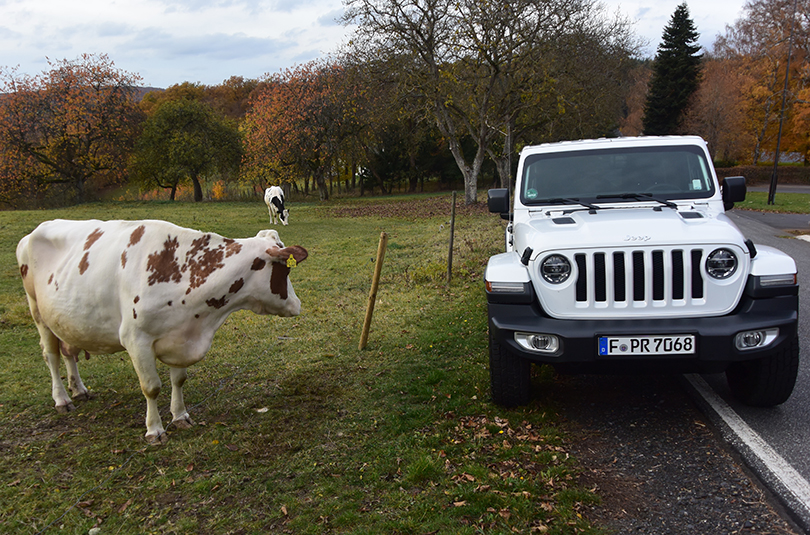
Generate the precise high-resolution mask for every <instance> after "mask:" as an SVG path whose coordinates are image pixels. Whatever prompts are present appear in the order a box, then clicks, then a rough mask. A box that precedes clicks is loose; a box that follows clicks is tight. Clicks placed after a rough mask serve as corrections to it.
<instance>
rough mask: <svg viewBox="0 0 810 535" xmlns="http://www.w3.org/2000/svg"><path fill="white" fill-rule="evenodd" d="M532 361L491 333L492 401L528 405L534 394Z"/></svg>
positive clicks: (490, 379) (490, 373)
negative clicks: (517, 353) (504, 344)
mask: <svg viewBox="0 0 810 535" xmlns="http://www.w3.org/2000/svg"><path fill="white" fill-rule="evenodd" d="M531 371H532V363H531V362H529V361H528V360H526V359H524V358H522V357H519V356H517V355H515V354H513V353H511V352H510V351H509V349H508V348H507V347H505V346H502V345H501V344H500V342H499V341H498V339H497V337H496V336H494V335H493V334H492V332H490V334H489V383H490V391H491V393H492V401H494V402H495V403H496V404H498V405H501V406H503V407H518V406H520V405H526V404H527V403H528V402H529V400H530V399H531V396H532V381H531Z"/></svg>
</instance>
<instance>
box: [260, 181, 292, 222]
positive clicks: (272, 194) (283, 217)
mask: <svg viewBox="0 0 810 535" xmlns="http://www.w3.org/2000/svg"><path fill="white" fill-rule="evenodd" d="M264 202H265V203H266V204H267V209H268V210H269V211H270V222H271V223H272V224H273V225H275V224H276V219H278V220H279V221H281V224H282V225H286V224H287V220H288V218H289V217H290V211H289V210H287V209H286V208H285V207H284V191H283V190H282V189H281V188H280V187H278V186H271V187H269V188H267V189H266V190H264Z"/></svg>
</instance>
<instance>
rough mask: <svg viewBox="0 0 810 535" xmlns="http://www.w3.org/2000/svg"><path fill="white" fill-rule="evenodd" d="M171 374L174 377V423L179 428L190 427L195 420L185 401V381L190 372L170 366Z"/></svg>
mask: <svg viewBox="0 0 810 535" xmlns="http://www.w3.org/2000/svg"><path fill="white" fill-rule="evenodd" d="M169 375H170V376H171V379H172V418H173V419H172V423H173V424H174V425H175V426H176V427H177V428H178V429H189V428H191V426H193V425H194V420H192V419H191V416H189V415H188V412H187V411H186V404H185V402H184V401H183V383H185V382H186V377H187V376H188V374H187V373H186V369H185V368H170V370H169Z"/></svg>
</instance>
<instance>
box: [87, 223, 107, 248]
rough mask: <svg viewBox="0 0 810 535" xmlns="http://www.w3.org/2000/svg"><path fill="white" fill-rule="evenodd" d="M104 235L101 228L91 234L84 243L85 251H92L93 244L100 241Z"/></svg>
mask: <svg viewBox="0 0 810 535" xmlns="http://www.w3.org/2000/svg"><path fill="white" fill-rule="evenodd" d="M103 235H104V232H102V230H101V229H100V228H97V229H96V230H94V231H93V232H91V233H90V235H89V236H87V239H86V240H85V241H84V250H85V251H86V250H88V249H90V248H91V247H92V246H93V244H94V243H96V242H97V241H98V239H99V238H100V237H101V236H103Z"/></svg>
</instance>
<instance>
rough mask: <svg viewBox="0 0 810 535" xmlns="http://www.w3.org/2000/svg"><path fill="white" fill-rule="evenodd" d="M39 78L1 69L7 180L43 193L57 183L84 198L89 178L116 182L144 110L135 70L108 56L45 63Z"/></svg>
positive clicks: (0, 132) (98, 183)
mask: <svg viewBox="0 0 810 535" xmlns="http://www.w3.org/2000/svg"><path fill="white" fill-rule="evenodd" d="M49 66H50V69H49V70H48V71H46V72H43V73H42V74H41V75H39V76H27V75H21V74H19V73H18V72H17V70H16V69H7V68H0V94H2V98H0V155H2V159H1V160H0V161H1V162H2V163H1V164H0V165H2V168H3V169H2V171H0V178H2V180H3V181H4V185H11V186H12V187H14V188H17V189H18V190H19V188H20V187H22V188H23V189H24V190H25V191H28V192H37V193H39V194H47V193H48V192H49V191H50V190H52V189H54V188H56V187H57V186H59V185H64V186H66V187H67V188H69V189H68V192H69V196H70V197H71V198H72V199H73V200H74V201H76V202H79V203H81V202H84V201H85V199H86V198H87V196H88V188H87V187H88V184H90V183H91V181H92V183H93V184H94V186H95V187H96V188H101V187H105V186H110V185H115V184H121V183H122V182H123V181H124V179H125V176H126V175H125V169H126V160H127V156H128V152H129V150H130V148H131V146H132V144H133V142H134V139H135V136H136V134H137V131H138V128H139V125H140V122H141V114H140V113H139V110H138V108H137V105H136V102H135V94H136V86H137V84H138V82H139V81H140V78H139V77H138V76H137V75H134V74H131V73H127V72H125V71H121V70H119V69H117V68H115V65H114V63H113V62H112V61H111V60H110V59H109V58H108V57H107V56H106V55H87V54H85V55H83V56H81V57H80V58H79V59H77V60H73V61H69V60H61V61H54V62H51V61H49Z"/></svg>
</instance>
